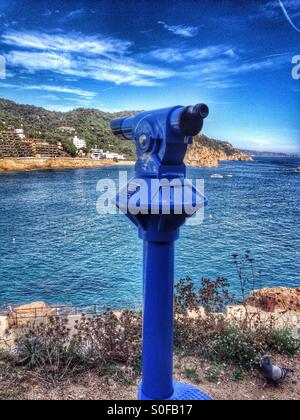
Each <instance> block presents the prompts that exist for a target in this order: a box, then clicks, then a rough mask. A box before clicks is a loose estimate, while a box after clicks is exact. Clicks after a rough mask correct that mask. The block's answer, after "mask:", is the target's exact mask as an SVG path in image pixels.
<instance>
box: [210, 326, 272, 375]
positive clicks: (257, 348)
mask: <svg viewBox="0 0 300 420" xmlns="http://www.w3.org/2000/svg"><path fill="white" fill-rule="evenodd" d="M264 350H265V349H264V342H263V340H261V337H260V336H259V334H258V333H257V332H252V331H251V330H242V329H240V328H238V327H230V328H227V329H225V330H223V331H221V332H220V333H219V334H217V335H216V337H215V338H214V339H213V340H212V343H211V347H210V349H209V357H210V358H211V359H212V360H214V361H217V362H227V363H230V364H233V365H234V366H236V367H238V368H240V369H252V368H254V367H255V366H256V365H257V361H258V359H259V358H260V357H261V356H262V355H263V354H264Z"/></svg>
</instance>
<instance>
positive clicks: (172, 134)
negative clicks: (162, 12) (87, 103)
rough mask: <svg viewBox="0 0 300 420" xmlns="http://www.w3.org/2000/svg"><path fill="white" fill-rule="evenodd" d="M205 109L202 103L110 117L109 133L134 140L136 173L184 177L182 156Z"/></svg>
mask: <svg viewBox="0 0 300 420" xmlns="http://www.w3.org/2000/svg"><path fill="white" fill-rule="evenodd" d="M208 114H209V109H208V107H207V105H205V104H198V105H195V106H187V107H183V106H175V107H171V108H165V109H159V110H154V111H145V112H141V113H140V114H137V115H135V116H131V117H125V118H117V119H114V120H112V121H111V124H110V125H111V129H112V131H113V133H114V134H115V135H117V136H119V137H121V138H122V139H123V140H133V141H135V144H136V152H137V162H136V167H135V168H136V175H137V176H139V177H146V178H148V177H149V178H178V177H180V178H181V177H185V174H186V168H185V164H184V158H185V155H186V152H187V147H188V145H189V144H191V143H192V141H193V137H194V136H196V135H197V134H199V133H200V131H201V130H202V127H203V120H204V119H205V118H206V117H207V116H208Z"/></svg>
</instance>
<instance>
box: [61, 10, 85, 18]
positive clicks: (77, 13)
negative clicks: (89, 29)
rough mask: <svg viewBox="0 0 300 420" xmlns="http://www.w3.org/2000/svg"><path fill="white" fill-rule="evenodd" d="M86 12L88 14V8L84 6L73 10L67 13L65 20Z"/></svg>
mask: <svg viewBox="0 0 300 420" xmlns="http://www.w3.org/2000/svg"><path fill="white" fill-rule="evenodd" d="M85 14H86V9H84V8H81V9H76V10H72V11H71V12H70V13H68V14H67V15H66V17H65V20H72V19H77V18H79V17H81V16H83V15H85Z"/></svg>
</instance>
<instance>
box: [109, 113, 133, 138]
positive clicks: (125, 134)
mask: <svg viewBox="0 0 300 420" xmlns="http://www.w3.org/2000/svg"><path fill="white" fill-rule="evenodd" d="M133 119H134V117H124V118H115V119H114V120H112V121H111V122H110V128H111V129H112V132H113V133H114V135H115V136H117V137H120V138H122V139H123V140H124V139H125V140H133V130H134V126H133Z"/></svg>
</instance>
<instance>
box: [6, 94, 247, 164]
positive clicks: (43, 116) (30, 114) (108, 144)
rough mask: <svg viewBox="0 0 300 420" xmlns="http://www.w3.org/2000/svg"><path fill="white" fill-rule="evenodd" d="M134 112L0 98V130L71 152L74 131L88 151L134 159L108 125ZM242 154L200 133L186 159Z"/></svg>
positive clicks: (129, 144) (130, 146)
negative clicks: (60, 108) (62, 108)
mask: <svg viewBox="0 0 300 420" xmlns="http://www.w3.org/2000/svg"><path fill="white" fill-rule="evenodd" d="M133 113H134V112H133V111H125V112H119V113H108V112H103V111H99V110H96V109H85V108H79V109H75V110H73V111H70V112H55V111H48V110H46V109H44V108H39V107H35V106H31V105H20V104H17V103H15V102H12V101H9V100H6V99H0V131H8V130H14V129H16V128H23V129H24V131H25V134H26V136H27V137H28V138H38V139H45V140H48V141H49V142H53V143H54V142H57V141H60V142H62V144H63V146H64V148H65V150H66V151H68V152H69V153H71V154H72V152H73V153H74V147H73V145H72V138H73V136H74V135H75V134H77V135H78V136H79V137H81V138H83V139H85V140H86V142H87V149H88V150H90V149H91V148H93V147H94V146H95V145H97V146H98V147H99V148H101V149H104V150H105V151H106V150H110V151H112V152H117V153H121V154H125V155H126V157H127V158H128V159H134V158H135V147H134V144H133V142H130V141H128V142H126V141H122V140H120V139H119V138H117V137H115V136H114V135H113V133H112V131H111V129H110V127H109V122H110V120H111V119H113V118H116V117H120V116H124V115H131V114H133ZM64 128H66V130H64ZM241 155H242V154H241V153H240V152H238V151H237V150H236V149H234V148H233V146H232V145H231V144H230V143H227V142H222V141H218V140H213V139H209V138H208V137H206V136H204V135H200V136H197V138H196V139H195V142H194V145H193V146H192V147H191V148H190V149H189V153H188V155H187V162H188V163H191V164H194V165H199V166H202V165H203V166H216V165H217V164H218V161H219V160H226V159H236V160H237V159H239V157H240V156H241Z"/></svg>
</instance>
